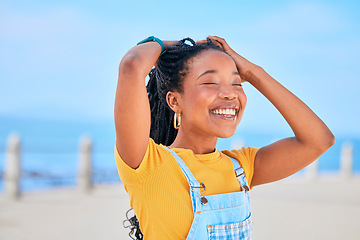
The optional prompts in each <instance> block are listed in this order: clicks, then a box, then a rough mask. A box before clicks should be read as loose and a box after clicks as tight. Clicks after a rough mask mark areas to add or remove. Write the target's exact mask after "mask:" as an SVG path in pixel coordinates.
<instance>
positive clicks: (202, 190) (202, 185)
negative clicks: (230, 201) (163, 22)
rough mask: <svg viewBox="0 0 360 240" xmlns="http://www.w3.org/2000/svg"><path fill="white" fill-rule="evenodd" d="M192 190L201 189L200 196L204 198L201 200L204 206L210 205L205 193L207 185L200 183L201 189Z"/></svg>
mask: <svg viewBox="0 0 360 240" xmlns="http://www.w3.org/2000/svg"><path fill="white" fill-rule="evenodd" d="M192 188H201V190H200V196H202V197H201V198H200V202H201V204H202V205H206V204H207V203H208V200H207V199H206V197H205V191H206V187H205V184H204V183H203V182H200V187H192Z"/></svg>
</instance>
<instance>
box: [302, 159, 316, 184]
mask: <svg viewBox="0 0 360 240" xmlns="http://www.w3.org/2000/svg"><path fill="white" fill-rule="evenodd" d="M318 165H319V161H318V160H315V161H314V162H312V163H311V164H310V165H309V166H307V167H306V168H305V176H306V179H307V180H309V181H314V180H316V179H317V177H318Z"/></svg>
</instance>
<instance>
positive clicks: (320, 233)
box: [0, 177, 360, 240]
mask: <svg viewBox="0 0 360 240" xmlns="http://www.w3.org/2000/svg"><path fill="white" fill-rule="evenodd" d="M251 198H252V211H253V221H254V233H253V239H255V240H257V239H260V240H261V239H280V240H281V239H294V240H296V239H307V240H311V239H327V240H331V239H347V240H352V239H354V240H356V239H357V240H358V239H360V226H359V224H360V177H356V178H352V179H350V180H339V179H338V178H334V177H332V178H321V179H316V180H314V181H311V182H310V181H306V180H304V179H294V178H291V179H287V180H283V181H280V182H277V183H272V184H266V185H263V186H259V187H255V188H254V189H253V190H252V195H251ZM128 209H129V198H128V196H127V194H126V192H125V191H124V188H123V185H122V184H113V185H97V186H95V188H94V189H93V191H92V192H91V193H90V194H82V193H80V192H79V191H78V190H77V189H76V188H62V189H52V190H46V191H37V192H30V193H24V194H23V195H22V197H21V199H19V200H18V201H10V200H8V199H7V198H6V197H5V196H4V194H3V193H1V194H0V239H2V240H10V239H11V240H25V239H26V240H42V239H44V240H45V239H47V240H48V239H52V240H58V239H59V240H60V239H62V240H63V239H86V240H95V239H108V240H111V239H117V240H119V239H130V238H129V237H128V236H127V234H128V230H127V229H124V227H123V226H122V223H123V220H124V219H125V213H126V211H127V210H128Z"/></svg>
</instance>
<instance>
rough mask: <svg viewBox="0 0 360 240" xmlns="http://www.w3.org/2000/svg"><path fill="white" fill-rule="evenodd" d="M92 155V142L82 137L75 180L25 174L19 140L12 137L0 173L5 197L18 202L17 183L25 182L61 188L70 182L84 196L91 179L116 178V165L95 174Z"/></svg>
mask: <svg viewBox="0 0 360 240" xmlns="http://www.w3.org/2000/svg"><path fill="white" fill-rule="evenodd" d="M93 154H94V152H93V143H92V139H91V138H89V137H83V138H81V139H80V144H79V148H78V157H77V158H78V169H77V173H76V174H75V175H76V176H75V177H74V176H73V175H72V174H67V175H66V176H64V175H61V176H59V175H57V174H54V173H50V172H41V171H29V170H26V171H24V169H22V162H21V155H22V147H21V141H20V138H19V137H18V136H17V135H11V136H10V137H9V138H8V142H7V146H6V149H5V165H4V170H3V173H0V177H1V178H2V180H3V187H4V194H5V195H6V196H7V197H8V198H9V199H13V200H16V199H19V198H20V196H21V187H20V182H21V180H24V179H32V180H43V181H44V180H46V181H49V182H51V185H63V184H64V183H69V182H71V183H72V184H73V183H74V182H75V183H76V185H77V188H78V189H79V191H80V192H83V193H89V192H91V190H92V188H93V184H94V179H107V178H109V176H110V177H111V178H112V179H113V178H114V179H117V178H118V177H117V171H116V168H115V166H114V171H111V172H109V171H108V170H105V171H104V170H100V171H96V172H94V169H93V159H92V158H93ZM97 170H98V169H97Z"/></svg>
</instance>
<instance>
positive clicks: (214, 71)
mask: <svg viewBox="0 0 360 240" xmlns="http://www.w3.org/2000/svg"><path fill="white" fill-rule="evenodd" d="M209 73H216V70H207V71H205V72H203V73H202V74H200V76H199V77H198V78H197V79H199V78H201V77H202V76H204V75H206V74H209ZM233 74H234V75H238V76H240V74H239V73H238V72H233Z"/></svg>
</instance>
